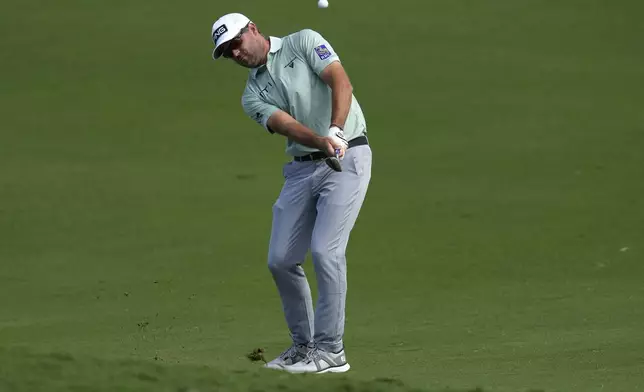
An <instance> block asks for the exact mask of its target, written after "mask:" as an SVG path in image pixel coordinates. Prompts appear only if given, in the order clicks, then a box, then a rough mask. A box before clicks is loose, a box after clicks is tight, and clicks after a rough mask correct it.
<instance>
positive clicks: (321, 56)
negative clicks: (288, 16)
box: [295, 29, 340, 75]
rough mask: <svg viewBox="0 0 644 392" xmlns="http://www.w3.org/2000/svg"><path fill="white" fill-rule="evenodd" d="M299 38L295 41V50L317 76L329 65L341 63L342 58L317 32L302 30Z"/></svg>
mask: <svg viewBox="0 0 644 392" xmlns="http://www.w3.org/2000/svg"><path fill="white" fill-rule="evenodd" d="M297 38H298V39H297V40H296V41H295V46H296V48H295V49H296V50H297V51H298V52H299V53H300V55H301V56H302V57H303V58H304V59H305V60H306V62H307V63H308V64H309V66H310V67H311V68H312V69H313V71H315V73H316V74H318V75H319V74H320V73H321V72H322V71H323V70H324V68H326V67H327V65H329V64H331V63H333V62H334V61H340V58H339V57H338V55H337V53H335V51H334V50H333V48H332V47H331V44H330V43H329V41H327V40H326V39H324V37H322V35H321V34H320V33H318V32H317V31H314V30H310V29H305V30H302V31H300V32H299V33H298V37H297Z"/></svg>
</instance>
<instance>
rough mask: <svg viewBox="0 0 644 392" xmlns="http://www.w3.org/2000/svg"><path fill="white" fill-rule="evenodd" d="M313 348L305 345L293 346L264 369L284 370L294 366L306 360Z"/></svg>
mask: <svg viewBox="0 0 644 392" xmlns="http://www.w3.org/2000/svg"><path fill="white" fill-rule="evenodd" d="M309 351H311V347H310V346H307V345H305V344H293V345H292V346H291V347H289V348H287V349H286V350H285V351H284V352H283V353H281V354H280V355H279V356H278V357H277V358H275V359H273V360H272V361H270V362H268V363H267V364H266V365H264V367H267V368H269V369H276V370H283V369H284V367H285V366H289V365H292V364H294V363H296V362H299V361H301V360H303V359H304V358H306V355H307V354H308V353H309Z"/></svg>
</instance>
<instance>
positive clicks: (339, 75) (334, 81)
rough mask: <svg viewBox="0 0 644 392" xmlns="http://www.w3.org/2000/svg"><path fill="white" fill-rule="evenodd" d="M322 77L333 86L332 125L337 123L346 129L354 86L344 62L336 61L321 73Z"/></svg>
mask: <svg viewBox="0 0 644 392" xmlns="http://www.w3.org/2000/svg"><path fill="white" fill-rule="evenodd" d="M320 78H321V79H322V80H323V81H324V83H326V84H327V85H328V86H329V87H331V93H332V98H331V99H332V109H331V126H333V125H335V126H337V127H339V128H340V129H344V123H345V122H346V121H347V116H348V115H349V110H350V109H351V100H352V98H353V86H352V85H351V81H350V80H349V75H347V73H346V72H345V70H344V67H343V66H342V64H341V63H340V62H339V61H335V62H333V63H331V64H329V65H328V66H327V67H326V68H324V70H323V71H322V72H321V73H320Z"/></svg>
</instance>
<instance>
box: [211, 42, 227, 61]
mask: <svg viewBox="0 0 644 392" xmlns="http://www.w3.org/2000/svg"><path fill="white" fill-rule="evenodd" d="M229 43H230V40H228V41H224V42H222V43H220V44H219V45H217V47H215V49H213V51H212V59H213V60H217V59H218V58H220V57H221V55H222V54H223V53H224V52H225V51H226V49H227V48H228V44H229Z"/></svg>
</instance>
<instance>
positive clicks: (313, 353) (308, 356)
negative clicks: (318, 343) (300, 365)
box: [302, 347, 320, 363]
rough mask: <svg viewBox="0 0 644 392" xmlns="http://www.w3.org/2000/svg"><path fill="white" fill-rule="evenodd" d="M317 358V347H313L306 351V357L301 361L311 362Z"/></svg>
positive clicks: (318, 355)
mask: <svg viewBox="0 0 644 392" xmlns="http://www.w3.org/2000/svg"><path fill="white" fill-rule="evenodd" d="M318 358H320V350H319V349H318V348H317V347H313V349H312V350H311V351H309V352H308V353H306V357H304V359H303V360H302V361H303V362H304V363H311V362H313V361H315V360H316V359H318Z"/></svg>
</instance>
